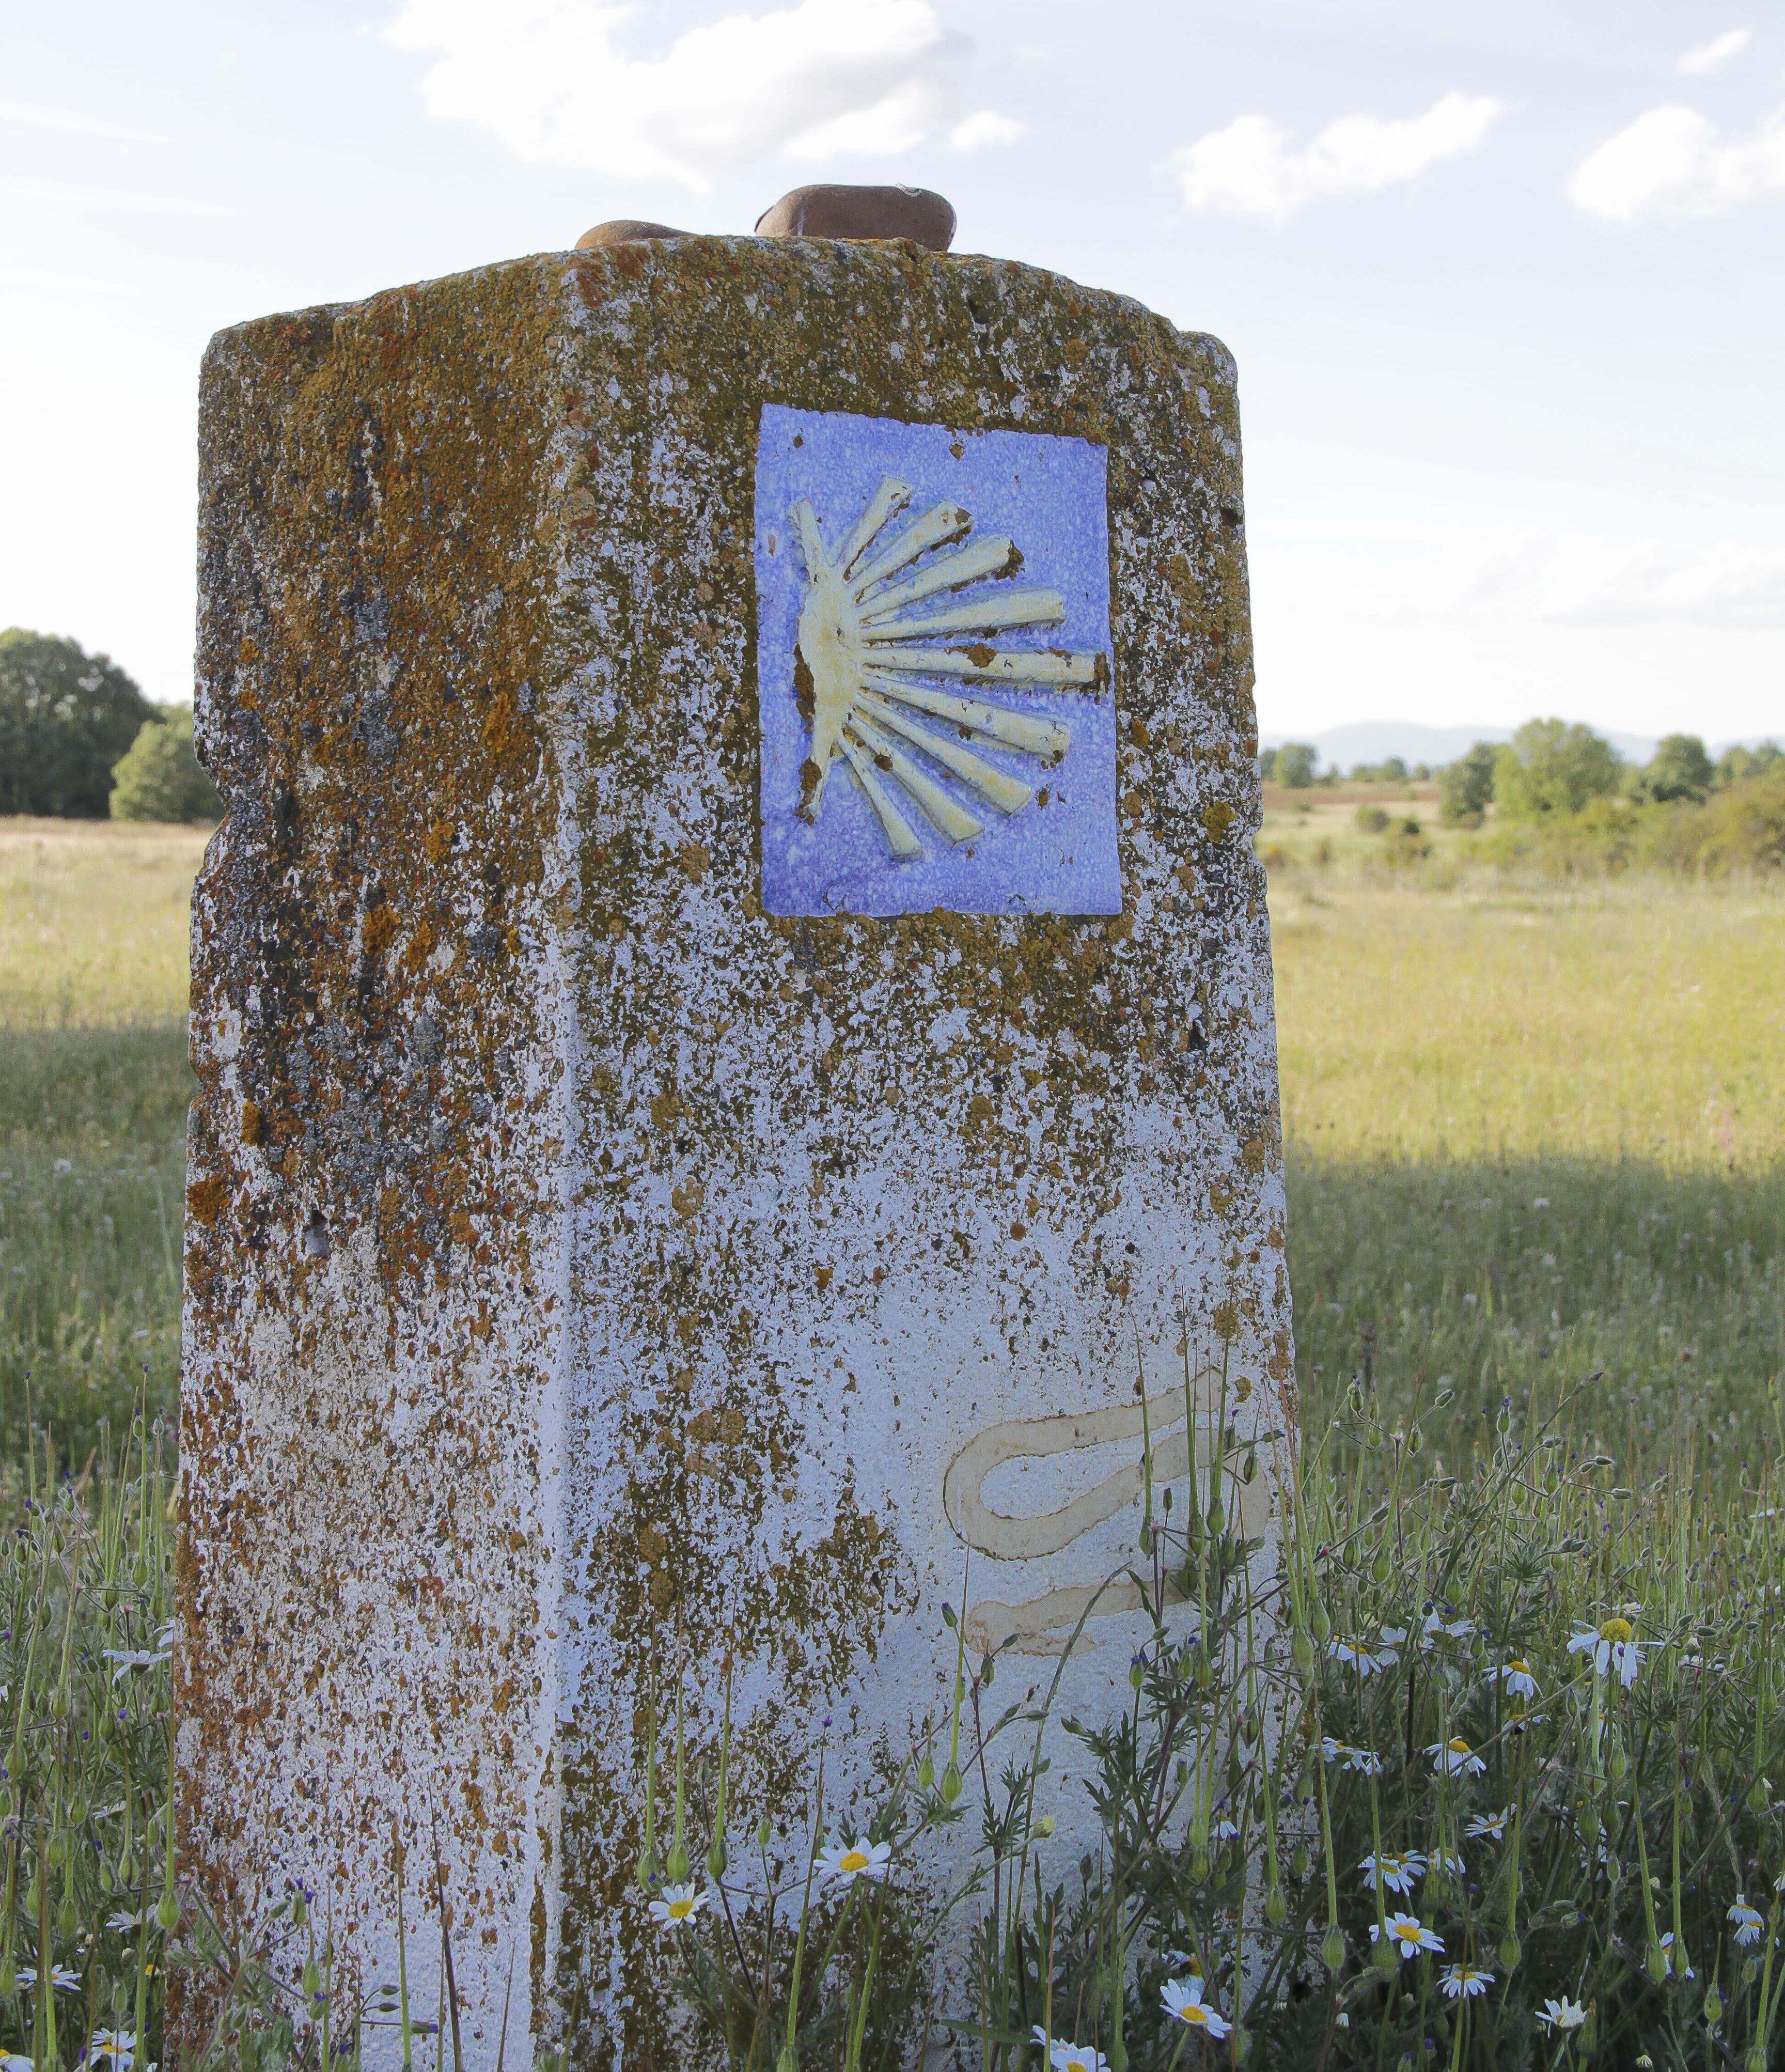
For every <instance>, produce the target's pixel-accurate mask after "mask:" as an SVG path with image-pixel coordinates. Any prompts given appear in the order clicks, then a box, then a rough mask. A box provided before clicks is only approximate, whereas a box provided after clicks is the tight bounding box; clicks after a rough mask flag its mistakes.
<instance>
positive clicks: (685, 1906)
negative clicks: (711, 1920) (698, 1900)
mask: <svg viewBox="0 0 1785 2072" xmlns="http://www.w3.org/2000/svg"><path fill="white" fill-rule="evenodd" d="M693 1911H694V1901H692V1900H691V1899H672V1900H671V1901H670V1903H669V1914H670V1919H671V1921H686V1920H687V1918H688V1916H689V1915H690V1914H692V1913H693Z"/></svg>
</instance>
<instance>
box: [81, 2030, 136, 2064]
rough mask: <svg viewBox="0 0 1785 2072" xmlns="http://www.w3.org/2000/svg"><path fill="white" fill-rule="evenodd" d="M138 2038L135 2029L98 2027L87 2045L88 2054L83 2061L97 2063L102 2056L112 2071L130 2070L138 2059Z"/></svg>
mask: <svg viewBox="0 0 1785 2072" xmlns="http://www.w3.org/2000/svg"><path fill="white" fill-rule="evenodd" d="M136 2054H137V2039H136V2034H135V2032H134V2031H133V2030H131V2029H95V2030H94V2032H93V2039H92V2042H91V2043H89V2044H88V2045H87V2054H86V2057H85V2058H84V2060H83V2061H82V2062H84V2063H85V2064H88V2065H96V2064H98V2063H99V2062H100V2061H101V2058H103V2059H105V2061H106V2062H107V2063H109V2065H110V2066H111V2068H112V2072H130V2067H131V2066H132V2065H133V2063H134V2062H135V2061H136Z"/></svg>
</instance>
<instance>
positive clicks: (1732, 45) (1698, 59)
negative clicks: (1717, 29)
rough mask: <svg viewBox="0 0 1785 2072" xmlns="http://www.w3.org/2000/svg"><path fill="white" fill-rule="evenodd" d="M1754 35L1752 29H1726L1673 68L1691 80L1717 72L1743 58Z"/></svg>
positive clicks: (1699, 46) (1691, 51)
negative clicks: (1705, 73) (1743, 53)
mask: <svg viewBox="0 0 1785 2072" xmlns="http://www.w3.org/2000/svg"><path fill="white" fill-rule="evenodd" d="M1753 33H1754V32H1753V31H1752V30H1750V29H1725V31H1723V33H1722V35H1720V36H1713V37H1712V38H1711V39H1710V41H1709V43H1700V44H1699V45H1698V46H1697V47H1696V48H1695V49H1693V50H1689V51H1686V52H1685V54H1684V56H1682V57H1681V58H1680V62H1679V63H1678V64H1676V66H1675V67H1674V70H1675V71H1676V72H1684V74H1685V75H1686V76H1687V78H1689V79H1692V78H1694V77H1696V76H1697V75H1698V74H1699V73H1701V72H1715V71H1716V69H1717V67H1718V66H1719V65H1722V64H1728V63H1729V61H1730V59H1731V58H1738V57H1740V56H1741V55H1742V52H1743V51H1745V50H1746V48H1747V47H1748V40H1749V38H1750V36H1751V35H1753Z"/></svg>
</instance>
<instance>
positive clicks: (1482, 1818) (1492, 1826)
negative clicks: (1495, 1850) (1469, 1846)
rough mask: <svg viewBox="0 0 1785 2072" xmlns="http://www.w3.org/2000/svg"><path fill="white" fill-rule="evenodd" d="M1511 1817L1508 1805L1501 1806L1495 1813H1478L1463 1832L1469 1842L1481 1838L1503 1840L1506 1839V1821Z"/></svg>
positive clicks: (1494, 1840)
mask: <svg viewBox="0 0 1785 2072" xmlns="http://www.w3.org/2000/svg"><path fill="white" fill-rule="evenodd" d="M1510 1819H1512V1807H1510V1806H1505V1807H1501V1809H1500V1811H1499V1812H1497V1813H1478V1814H1476V1815H1475V1818H1474V1819H1472V1820H1471V1822H1470V1823H1469V1824H1468V1825H1467V1827H1465V1828H1464V1829H1463V1833H1464V1834H1465V1835H1467V1836H1468V1838H1469V1840H1471V1842H1479V1841H1481V1840H1488V1841H1493V1842H1504V1840H1506V1826H1507V1823H1508V1821H1509V1820H1510Z"/></svg>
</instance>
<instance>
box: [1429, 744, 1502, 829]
mask: <svg viewBox="0 0 1785 2072" xmlns="http://www.w3.org/2000/svg"><path fill="white" fill-rule="evenodd" d="M1495 754H1496V750H1495V748H1494V746H1493V743H1492V742H1487V741H1478V742H1476V743H1475V746H1474V747H1473V748H1471V750H1469V752H1468V754H1467V755H1459V757H1458V758H1457V759H1456V761H1455V763H1446V764H1445V766H1444V767H1443V768H1442V770H1441V771H1439V772H1438V812H1439V813H1440V814H1441V815H1442V818H1443V820H1444V824H1445V825H1446V827H1453V828H1457V827H1461V828H1479V826H1480V825H1481V824H1482V821H1483V820H1484V819H1485V818H1486V817H1487V808H1488V807H1489V806H1490V805H1492V804H1493V799H1494V757H1495Z"/></svg>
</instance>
